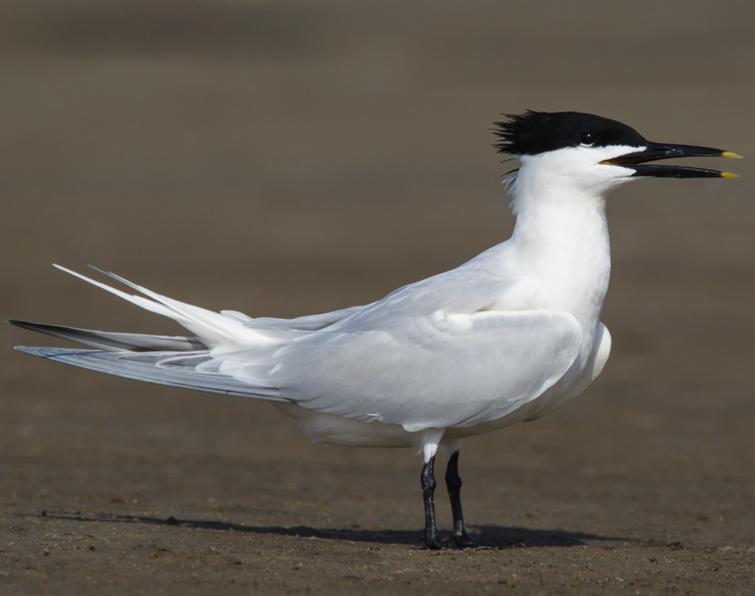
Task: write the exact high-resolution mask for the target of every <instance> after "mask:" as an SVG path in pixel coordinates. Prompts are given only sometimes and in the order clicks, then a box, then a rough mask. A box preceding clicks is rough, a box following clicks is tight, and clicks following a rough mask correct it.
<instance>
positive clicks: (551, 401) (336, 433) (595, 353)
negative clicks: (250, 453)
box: [275, 323, 611, 447]
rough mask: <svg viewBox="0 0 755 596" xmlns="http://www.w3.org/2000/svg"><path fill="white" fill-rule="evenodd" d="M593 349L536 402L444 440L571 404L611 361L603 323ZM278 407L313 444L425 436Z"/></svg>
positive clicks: (411, 442) (396, 442)
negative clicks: (296, 422) (585, 359)
mask: <svg viewBox="0 0 755 596" xmlns="http://www.w3.org/2000/svg"><path fill="white" fill-rule="evenodd" d="M593 346H594V347H593V349H592V352H591V354H590V356H589V358H588V359H587V361H586V362H585V363H584V364H583V365H581V366H580V365H579V364H577V363H575V367H573V368H572V369H571V370H569V371H568V372H567V373H566V374H565V375H564V377H563V378H562V379H561V380H560V381H559V382H557V383H556V384H555V385H554V386H553V387H551V388H550V389H549V390H547V391H546V392H545V393H543V394H542V395H540V396H539V397H537V398H536V399H534V400H532V401H531V402H529V403H526V404H524V405H523V406H522V407H520V408H519V409H517V410H515V411H513V412H511V413H510V414H508V415H506V416H503V417H502V418H498V419H496V420H491V421H490V422H485V423H483V424H478V425H476V426H471V427H452V428H448V429H447V430H446V432H445V434H444V439H446V440H454V439H460V438H464V437H471V436H474V435H480V434H483V433H486V432H490V431H492V430H496V429H499V428H503V427H505V426H510V425H511V424H514V423H515V422H528V421H530V420H535V419H537V418H540V417H541V416H543V415H545V414H546V413H547V412H548V411H550V410H552V409H553V408H555V407H557V406H560V405H562V404H564V403H567V402H569V401H571V400H572V399H574V398H575V397H577V396H578V395H579V394H581V393H582V392H583V391H584V390H585V389H587V387H588V386H589V385H590V383H592V382H593V381H594V380H595V379H596V378H597V377H598V375H599V374H600V372H601V371H602V370H603V367H604V366H605V364H606V361H607V360H608V355H609V354H610V352H611V334H610V333H609V332H608V329H607V328H606V326H605V325H603V324H602V323H599V324H598V329H597V331H596V336H595V341H594V343H593ZM275 407H276V408H278V409H280V410H281V411H282V412H284V413H285V414H287V415H289V416H291V417H293V418H295V419H296V420H297V421H298V423H299V426H300V427H301V429H302V430H303V431H304V433H305V434H306V435H307V436H309V437H310V438H311V439H312V440H314V441H318V442H323V443H334V444H337V445H350V446H354V447H419V446H420V440H421V435H422V433H416V432H409V431H407V430H405V429H404V428H403V427H402V426H401V425H399V424H384V423H382V422H362V421H360V420H353V419H350V418H343V417H341V416H334V415H332V414H321V413H319V412H315V411H313V410H308V409H306V408H303V407H301V406H297V405H290V404H286V405H276V406H275Z"/></svg>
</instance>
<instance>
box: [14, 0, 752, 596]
mask: <svg viewBox="0 0 755 596" xmlns="http://www.w3.org/2000/svg"><path fill="white" fill-rule="evenodd" d="M533 4H534V3H527V4H525V3H511V4H510V5H509V4H508V3H507V5H506V6H502V5H501V6H498V5H497V4H494V3H487V2H485V3H482V2H481V3H472V4H467V3H465V4H464V8H462V5H461V3H458V4H450V3H449V5H445V4H437V3H436V4H430V3H410V4H406V3H395V4H391V3H380V4H379V5H378V4H370V5H367V4H364V5H361V6H356V5H353V4H350V3H346V2H343V3H333V2H322V3H317V4H314V3H301V4H297V3H293V2H288V1H286V2H275V3H273V2H269V3H264V2H222V3H220V2H218V3H214V2H197V3H193V4H192V5H191V6H190V7H184V8H182V9H179V8H178V5H176V4H174V3H168V2H164V3H163V2H146V1H145V2H130V3H116V2H93V1H92V2H83V1H79V2H72V3H66V6H65V7H63V6H62V5H61V4H59V3H53V2H35V3H29V2H8V3H4V5H3V7H2V8H1V9H0V11H2V15H0V16H2V18H1V19H0V34H1V35H0V40H1V41H0V49H2V51H1V52H0V63H1V64H2V72H3V91H2V97H1V98H0V107H1V108H2V109H1V110H0V111H1V113H0V119H1V120H0V128H1V129H2V135H0V159H1V160H2V163H3V168H2V170H3V174H2V176H0V192H1V193H2V194H1V196H2V205H3V217H2V221H0V238H1V239H2V243H3V244H2V252H1V253H0V260H1V262H2V279H1V280H0V284H1V288H0V314H2V316H3V318H9V317H11V316H12V317H14V318H27V319H32V320H43V321H48V322H60V323H69V324H78V325H81V326H92V327H98V326H99V327H102V328H112V329H121V330H125V329H137V330H145V331H146V330H150V331H158V332H175V331H176V329H175V328H174V327H172V326H171V325H170V324H168V323H166V322H164V321H161V320H157V319H156V318H155V317H153V316H150V315H148V314H143V313H140V312H136V311H135V310H134V309H133V308H132V307H130V306H128V305H126V304H122V303H120V302H119V301H117V300H115V299H113V298H111V297H109V296H106V295H103V294H101V293H99V292H97V291H96V290H94V289H92V288H89V287H84V286H83V285H82V284H80V283H77V282H76V281H75V280H72V279H67V278H65V277H63V276H61V275H60V274H58V273H55V272H54V271H52V270H51V269H49V267H48V263H49V262H50V261H58V262H63V263H65V264H68V265H70V266H74V267H83V266H85V265H86V264H87V263H95V264H98V265H101V266H104V267H107V268H110V269H113V270H115V271H118V272H119V273H122V274H124V275H126V276H128V277H131V278H133V279H135V280H137V281H139V282H141V283H144V284H145V285H147V286H150V287H154V288H155V289H157V290H159V291H162V292H164V293H166V294H168V295H172V296H176V297H179V298H181V299H184V300H187V301H189V302H194V303H198V304H201V305H204V306H207V307H212V308H217V309H220V308H235V309H239V310H242V311H246V312H249V313H250V314H254V315H257V314H268V315H270V314H272V315H281V316H286V315H295V314H303V313H307V312H314V311H321V310H325V309H329V308H336V307H340V306H345V305H349V304H355V303H360V302H364V301H368V300H372V299H374V298H376V297H379V296H381V295H383V294H384V293H386V292H388V291H390V290H391V289H393V288H395V287H397V286H399V285H401V284H404V283H407V282H409V281H413V280H416V279H419V278H421V277H424V276H427V275H429V274H432V273H435V272H438V271H441V270H444V269H446V268H449V267H452V266H454V265H456V264H458V263H460V262H462V261H463V260H464V259H466V258H468V257H470V256H472V255H474V254H475V253H476V252H478V251H480V250H482V249H484V248H485V247H487V246H490V245H491V244H493V243H495V242H498V241H499V240H501V239H503V238H504V237H505V236H506V235H507V234H508V232H509V231H510V228H511V218H510V216H509V214H508V212H507V210H506V200H505V198H504V197H503V194H502V189H501V188H500V186H499V184H498V180H497V177H498V176H499V174H500V173H501V172H502V171H505V168H506V164H504V165H501V164H500V163H499V159H498V158H497V157H496V156H495V155H494V154H492V152H491V150H490V147H489V144H490V143H491V140H492V139H491V138H490V135H489V133H488V131H487V129H488V127H489V123H490V122H491V121H492V120H493V119H495V118H496V115H497V114H498V113H499V112H502V111H509V112H514V111H520V110H522V109H525V108H528V107H530V108H538V109H553V110H557V109H580V110H583V111H593V112H597V113H601V114H604V115H607V116H612V117H616V118H618V119H622V120H625V121H628V122H630V123H631V124H633V125H634V126H636V127H638V128H639V129H640V130H641V131H644V132H646V134H647V135H648V136H650V137H652V138H656V139H658V140H668V141H676V142H683V143H685V142H686V143H698V144H708V145H712V146H724V147H726V148H730V149H732V150H735V151H739V152H741V153H744V154H746V155H749V156H751V157H752V156H755V143H753V140H752V139H753V128H752V105H755V85H754V84H753V56H754V55H755V35H753V33H754V31H753V25H752V23H753V16H755V15H754V14H753V12H755V11H754V10H753V8H752V5H751V3H747V2H718V3H711V2H691V1H685V2H663V3H656V5H655V6H653V7H651V6H650V5H649V4H645V5H637V4H636V3H635V4H632V3H625V4H622V5H616V6H613V7H609V8H607V6H606V4H605V3H599V2H581V3H577V4H578V7H573V8H570V9H568V11H566V10H565V9H564V8H563V7H561V6H562V5H560V4H555V3H553V4H552V5H550V7H549V8H548V7H543V6H540V5H539V4H538V5H537V7H533ZM350 6H353V8H350ZM538 7H539V8H538ZM559 7H561V8H559ZM546 8H547V10H546ZM538 11H540V12H538ZM750 161H751V160H750ZM750 161H744V162H737V163H734V162H731V163H727V164H725V165H726V166H729V167H730V168H732V169H735V170H737V171H739V172H740V173H742V174H744V177H743V178H742V179H740V180H738V181H736V182H728V181H653V182H644V183H642V184H640V183H638V184H635V185H633V186H631V187H629V188H625V189H622V190H621V191H620V192H618V193H617V194H616V195H615V196H614V197H612V200H611V204H610V219H611V225H612V238H613V246H614V276H613V281H612V286H611V290H610V292H609V299H608V304H607V309H606V313H605V317H604V320H605V321H606V323H607V325H608V326H609V328H610V329H611V331H612V334H613V338H614V352H613V354H612V358H611V360H610V362H609V364H608V367H607V369H606V371H605V372H604V374H603V376H602V377H601V379H600V380H599V381H598V382H596V383H595V385H594V386H593V387H592V388H591V389H590V391H589V392H588V393H587V394H586V395H584V396H583V397H582V398H581V399H580V400H578V401H577V402H575V403H574V404H572V405H570V406H569V407H567V408H565V409H563V410H561V411H559V412H558V413H555V414H553V415H551V416H550V417H547V418H545V419H543V420H541V421H538V422H536V423H532V424H527V425H522V426H518V427H514V428H511V429H507V430H506V431H503V432H500V433H496V434H492V435H488V436H485V437H480V438H477V439H474V440H470V441H468V442H467V444H466V445H465V448H464V450H463V452H462V458H461V460H462V461H461V464H462V468H461V469H462V475H463V477H464V481H465V487H464V502H465V508H466V515H467V518H468V520H469V522H470V524H472V526H473V531H474V534H475V536H476V538H477V539H479V541H480V542H481V543H482V544H484V545H487V546H488V547H489V548H487V549H485V550H478V551H464V552H452V551H442V552H427V551H424V550H422V549H421V548H419V529H420V527H421V524H422V515H421V514H422V510H421V500H420V494H419V482H418V474H419V466H420V461H419V458H417V457H416V456H415V454H413V453H411V452H409V451H403V450H396V451H391V450H386V451H378V450H355V449H344V448H338V447H331V446H313V445H312V444H310V443H309V442H307V441H306V440H305V439H304V438H302V437H301V436H300V435H299V434H298V433H297V432H296V429H295V428H294V426H293V424H292V423H291V422H290V421H289V420H287V419H286V418H284V417H281V416H280V415H279V414H278V413H276V412H274V411H273V410H272V409H271V408H269V407H268V406H266V405H265V404H259V403H252V402H248V401H244V400H234V399H228V398H220V397H214V396H207V395H202V394H198V393H191V392H187V391H179V390H171V389H166V388H157V387H153V386H145V385H139V384H136V383H133V382H128V381H123V380H119V379H113V378H106V377H103V376H98V375H95V374H93V373H88V372H84V371H78V370H73V369H68V368H64V367H62V366H59V365H54V364H50V363H44V362H40V361H37V360H33V359H31V358H29V357H25V356H23V355H21V354H17V353H14V352H11V350H10V347H11V346H12V345H14V344H18V343H34V342H40V343H43V342H44V341H45V340H44V339H43V338H38V337H32V336H30V335H28V334H25V333H23V332H21V331H20V330H17V329H10V328H8V329H6V331H5V333H6V338H5V340H4V343H5V352H4V356H3V357H2V359H0V382H1V383H2V385H1V387H2V393H1V394H0V399H1V400H2V401H1V405H2V416H0V470H1V474H2V480H1V481H0V487H1V488H0V593H3V594H33V593H56V594H89V593H92V594H102V593H124V594H142V593H144V594H155V593H182V594H207V593H249V592H259V593H303V592H313V593H343V594H347V593H348V594H353V593H355V592H378V593H379V592H382V593H392V592H398V591H401V592H403V593H428V592H431V591H435V592H439V591H443V592H445V593H473V592H477V591H483V590H487V591H491V592H504V591H505V592H510V593H523V594H531V593H579V594H589V593H633V594H654V593H663V594H669V593H684V594H686V593H691V594H715V593H720V594H751V593H753V591H755V590H754V588H755V577H754V576H753V566H754V563H755V551H754V550H753V549H754V548H755V543H754V542H753V535H754V534H755V522H754V521H753V511H754V510H755V509H754V506H755V502H754V500H755V499H754V497H753V495H754V494H755V466H753V454H754V453H755V438H754V437H755V435H754V433H753V423H755V395H753V394H754V393H755V390H754V389H753V387H754V386H755V384H754V383H753V381H754V380H755V373H754V372H753V364H755V347H754V345H755V344H754V343H753V339H752V338H753V331H754V330H755V309H753V304H754V302H753V298H754V297H755V260H754V259H753V254H755V242H754V241H753V232H752V231H753V229H754V224H755V202H754V201H753V200H752V199H753V191H754V190H755V186H754V185H755V182H754V181H755V172H753V169H752V165H751V163H750ZM438 501H439V504H440V515H441V520H442V523H443V525H444V526H445V527H448V524H449V518H450V513H449V510H448V507H447V504H446V502H445V494H444V491H439V494H438Z"/></svg>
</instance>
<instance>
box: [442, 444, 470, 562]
mask: <svg viewBox="0 0 755 596" xmlns="http://www.w3.org/2000/svg"><path fill="white" fill-rule="evenodd" d="M446 488H447V489H448V496H449V498H450V499H451V512H452V513H453V517H454V533H453V537H452V543H453V545H454V546H456V547H457V548H468V547H471V546H475V544H474V543H473V542H472V541H471V540H470V539H469V537H468V536H467V530H466V528H465V527H464V513H463V512H462V510H461V478H460V477H459V452H458V451H454V452H453V454H452V455H451V457H450V458H449V459H448V467H447V468H446Z"/></svg>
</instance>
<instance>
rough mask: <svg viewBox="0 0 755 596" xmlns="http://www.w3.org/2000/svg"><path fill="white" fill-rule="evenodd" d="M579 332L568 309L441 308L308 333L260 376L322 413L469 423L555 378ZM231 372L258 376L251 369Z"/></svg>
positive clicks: (570, 357) (415, 424)
mask: <svg viewBox="0 0 755 596" xmlns="http://www.w3.org/2000/svg"><path fill="white" fill-rule="evenodd" d="M581 337H582V331H581V327H580V326H579V324H578V322H577V320H576V319H575V318H574V317H573V316H572V315H571V314H568V313H564V312H555V311H520V312H494V311H488V312H480V313H475V314H471V315H466V314H444V313H442V312H437V313H435V314H433V315H431V316H427V317H421V318H415V319H412V320H407V321H405V322H404V325H402V326H401V327H397V328H394V329H391V330H385V329H367V330H363V331H353V332H343V333H341V332H328V331H324V332H320V333H314V334H311V335H308V336H304V337H302V338H300V339H298V340H296V341H293V342H291V343H289V344H287V345H285V346H283V347H281V348H279V349H278V350H276V352H275V353H274V354H273V356H272V361H271V363H270V364H271V367H270V368H269V369H266V371H265V375H264V379H265V380H266V382H268V383H270V384H271V385H273V386H275V387H276V388H277V389H278V390H279V391H280V394H281V395H283V396H286V397H287V398H289V399H291V400H292V401H294V402H296V403H297V404H298V405H300V406H303V407H305V408H310V409H312V410H316V411H318V412H323V413H329V414H335V415H339V416H345V417H348V418H355V419H358V420H365V421H381V422H386V423H394V424H401V425H403V426H404V428H406V429H407V430H410V431H416V430H422V429H424V428H444V427H449V426H472V425H474V424H478V423H480V422H484V421H488V420H493V419H496V418H499V417H501V416H504V415H506V414H508V413H510V412H512V411H514V410H515V409H517V408H519V407H520V406H522V405H523V404H525V403H527V402H528V401H530V400H532V399H534V398H536V397H538V396H539V395H541V394H542V393H543V392H544V391H545V390H547V389H548V388H549V387H551V386H552V385H553V384H555V383H556V382H557V381H558V380H559V379H560V378H561V377H562V376H563V375H564V373H565V372H566V371H567V370H568V369H569V368H570V367H571V365H572V363H573V362H574V360H575V359H576V357H577V355H578V353H579V348H580V341H581ZM232 374H234V376H235V377H236V378H237V379H239V380H242V381H243V380H247V381H248V382H250V383H260V382H261V380H262V379H261V377H260V376H259V375H260V369H259V368H257V367H243V366H241V367H239V368H237V369H236V370H234V371H233V372H232Z"/></svg>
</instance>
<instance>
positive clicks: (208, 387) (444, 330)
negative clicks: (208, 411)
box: [11, 111, 740, 548]
mask: <svg viewBox="0 0 755 596" xmlns="http://www.w3.org/2000/svg"><path fill="white" fill-rule="evenodd" d="M494 134H495V135H496V136H497V143H496V145H495V147H496V149H497V150H498V151H499V152H501V153H506V154H509V155H512V156H514V157H516V158H518V159H519V162H520V167H519V168H518V169H517V170H515V171H514V172H513V173H511V174H510V175H509V176H508V178H507V183H508V188H509V191H510V194H511V197H512V203H511V206H512V210H513V213H514V215H515V217H516V225H515V228H514V231H513V234H512V236H511V238H509V239H508V240H506V241H505V242H502V243H501V244H498V245H496V246H493V247H492V248H490V249H488V250H486V251H485V252H483V253H481V254H480V255H478V256H476V257H474V258H472V259H471V260H469V261H467V262H466V263H464V264H462V265H461V266H459V267H457V268H455V269H452V270H450V271H446V272H444V273H440V274H438V275H435V276H433V277H430V278H428V279H424V280H421V281H418V282H416V283H412V284H409V285H407V286H404V287H402V288H399V289H398V290H396V291H394V292H392V293H390V294H388V295H387V296H385V297H383V298H381V299H379V300H376V301H375V302H372V303H370V304H366V305H362V306H354V307H350V308H344V309H341V310H336V311H333V312H328V313H323V314H317V315H310V316H301V317H297V318H293V319H281V318H272V317H257V318H253V317H250V316H247V315H245V314H242V313H239V312H236V311H220V312H214V311H210V310H206V309H204V308H200V307H198V306H194V305H191V304H186V303H184V302H179V301H178V300H174V299H172V298H168V297H166V296H163V295H160V294H158V293H156V292H154V291H152V290H149V289H147V288H144V287H141V286H138V285H136V284H134V283H132V282H130V281H128V280H126V279H124V278H122V277H119V276H117V275H115V274H113V273H110V272H106V271H101V270H97V271H98V272H99V273H102V274H104V275H105V276H109V277H110V278H112V279H113V280H115V281H116V282H118V283H120V284H122V285H123V286H125V287H127V288H130V289H131V290H132V291H133V292H135V293H133V294H132V293H128V292H126V291H123V290H121V289H117V288H115V287H111V286H109V285H106V284H104V283H102V282H100V281H96V280H94V279H90V278H89V277H85V276H84V275H81V274H80V273H76V272H74V271H71V270H69V269H66V268H64V267H60V266H57V265H56V267H57V268H58V269H60V270H62V271H65V272H66V273H69V274H71V275H74V276H76V277H78V278H79V279H81V280H83V281H86V282H88V283H91V284H93V285H95V286H97V287H99V288H101V289H103V290H106V291H108V292H111V293H112V294H115V295H116V296H119V297H120V298H123V299H124V300H127V301H128V302H131V303H133V304H135V305H137V306H139V307H141V308H144V309H146V310H148V311H151V312H153V313H156V314H159V315H163V316H165V317H168V318H170V319H173V320H174V321H175V322H177V323H178V324H179V325H181V326H183V327H184V328H185V329H187V330H188V331H189V332H190V333H191V335H188V336H178V337H172V336H161V335H147V334H137V333H125V332H108V331H98V330H90V329H80V328H73V327H65V326H60V325H47V324H41V323H32V322H26V321H11V322H12V323H13V324H15V325H18V326H20V327H24V328H26V329H30V330H33V331H38V332H41V333H45V334H48V335H52V336H55V337H58V338H63V339H66V340H73V341H74V342H77V343H79V344H82V345H84V346H88V348H90V349H65V348H57V347H27V346H19V347H17V349H18V350H20V351H22V352H26V353H28V354H32V355H34V356H40V357H42V358H46V359H48V360H54V361H57V362H62V363H65V364H71V365H74V366H79V367H83V368H88V369H91V370H94V371H99V372H104V373H108V374H111V375H117V376H121V377H126V378H130V379H137V380H140V381H148V382H152V383H160V384H164V385H172V386H176V387H185V388H190V389H198V390H201V391H207V392H215V393H222V394H227V395H236V396H242V397H247V398H252V399H260V400H267V401H270V402H274V403H275V404H276V406H277V407H278V408H280V409H281V410H283V411H284V412H285V413H287V414H289V415H291V416H293V417H294V418H296V419H297V421H298V423H299V425H300V426H301V428H302V429H303V430H304V432H305V433H307V434H308V435H309V436H310V437H311V438H313V439H314V440H318V441H325V442H330V443H336V444H340V445H353V446H375V447H415V448H418V449H419V450H420V451H421V453H422V456H423V466H422V472H421V476H420V478H421V487H422V495H423V500H424V509H425V531H424V541H425V544H426V546H427V547H429V548H440V547H442V546H445V545H448V546H451V547H466V546H470V545H471V542H470V540H469V538H468V536H467V532H466V530H465V526H464V518H463V514H462V507H461V497H460V489H461V479H460V477H459V473H458V462H459V448H460V441H461V440H462V439H464V438H466V437H471V436H474V435H478V434H481V433H485V432H488V431H492V430H495V429H499V428H502V427H504V426H508V425H510V424H512V423H514V422H518V421H529V420H534V419H536V418H539V417H540V416H542V415H543V414H545V413H546V412H548V411H549V410H551V409H552V408H553V407H555V406H557V405H561V404H563V403H565V402H567V401H569V400H571V399H573V398H574V397H576V396H577V395H579V394H580V393H582V392H583V391H584V390H585V389H586V388H587V386H588V385H590V383H591V382H592V381H593V380H594V379H595V378H596V377H597V376H598V375H599V374H600V372H601V370H602V369H603V366H604V365H605V363H606V360H607V359H608V354H609V352H610V349H611V335H610V334H609V332H608V329H607V328H606V327H605V325H604V324H603V323H602V322H601V321H600V316H601V311H602V308H603V301H604V298H605V295H606V290H607V288H608V280H609V275H610V269H611V259H610V250H609V239H608V226H607V222H606V214H605V195H606V194H607V193H608V191H610V190H612V189H613V188H615V187H617V186H619V185H621V184H623V183H624V182H628V181H630V180H635V179H637V178H640V177H656V178H659V177H660V178H663V177H671V178H730V177H734V176H735V175H734V174H730V173H728V172H720V171H717V170H709V169H701V168H693V167H686V166H672V165H667V164H657V163H650V162H655V161H657V160H662V159H667V158H677V157H703V156H705V157H732V158H735V157H740V156H739V155H737V154H735V153H732V152H729V151H724V150H721V149H713V148H709V147H696V146H691V145H677V144H665V143H654V142H651V141H648V140H646V139H645V138H644V137H643V136H642V135H640V134H639V133H638V132H637V131H636V130H634V129H633V128H631V127H629V126H627V125H625V124H622V123H620V122H617V121H615V120H609V119H607V118H603V117H600V116H596V115H593V114H585V113H578V112H534V111H528V112H526V113H524V114H520V115H513V116H508V117H507V119H506V120H504V121H502V122H496V123H495V129H494ZM440 447H443V448H444V451H445V452H446V453H447V454H448V467H447V472H446V475H445V480H446V485H447V489H448V493H449V497H450V501H451V509H452V514H453V533H452V535H451V537H450V539H448V540H446V541H442V540H441V539H440V537H439V534H438V529H437V523H436V518H435V504H434V491H435V487H436V482H435V474H434V465H435V458H436V453H437V452H438V449H439V448H440Z"/></svg>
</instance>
